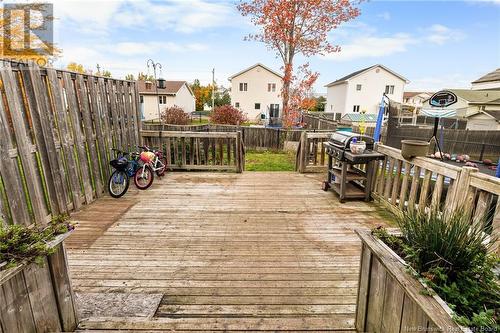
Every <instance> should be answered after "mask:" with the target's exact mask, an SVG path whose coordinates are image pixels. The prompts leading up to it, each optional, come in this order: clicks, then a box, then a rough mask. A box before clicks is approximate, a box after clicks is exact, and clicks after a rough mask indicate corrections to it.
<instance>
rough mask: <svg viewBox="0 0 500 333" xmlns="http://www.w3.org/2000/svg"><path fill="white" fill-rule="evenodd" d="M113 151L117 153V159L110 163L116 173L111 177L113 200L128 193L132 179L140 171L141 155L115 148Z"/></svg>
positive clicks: (110, 189)
mask: <svg viewBox="0 0 500 333" xmlns="http://www.w3.org/2000/svg"><path fill="white" fill-rule="evenodd" d="M112 150H113V151H114V152H116V154H117V158H116V159H114V160H112V161H110V162H109V164H110V165H111V166H112V167H113V168H114V169H115V171H113V173H112V174H111V176H110V177H109V181H108V191H109V194H110V195H111V196H112V197H113V198H120V197H122V196H123V195H124V194H125V193H127V191H128V187H129V185H130V177H133V176H134V175H135V173H136V172H137V170H139V167H140V165H139V154H138V153H135V152H132V153H127V152H123V151H121V150H118V149H114V148H113V149H112ZM127 156H129V157H130V158H127Z"/></svg>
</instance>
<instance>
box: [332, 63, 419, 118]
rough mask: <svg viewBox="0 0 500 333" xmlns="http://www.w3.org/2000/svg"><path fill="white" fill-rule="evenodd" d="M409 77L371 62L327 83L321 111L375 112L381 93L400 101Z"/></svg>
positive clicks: (343, 112) (341, 112) (344, 112)
mask: <svg viewBox="0 0 500 333" xmlns="http://www.w3.org/2000/svg"><path fill="white" fill-rule="evenodd" d="M408 82H409V81H408V80H407V79H406V78H404V77H403V76H401V75H399V74H397V73H395V72H394V71H392V70H390V69H389V68H387V67H385V66H383V65H374V66H370V67H367V68H364V69H361V70H359V71H356V72H354V73H351V74H349V75H346V76H344V77H342V78H340V79H338V80H336V81H333V82H332V83H330V84H327V85H326V87H327V98H326V99H327V101H326V108H325V112H330V113H332V112H334V113H340V114H346V113H358V112H361V111H366V113H377V112H378V110H379V104H380V101H381V100H382V94H383V93H385V94H386V95H387V96H388V97H389V98H390V99H391V100H393V101H396V102H399V103H402V102H403V92H404V86H405V84H406V83H408Z"/></svg>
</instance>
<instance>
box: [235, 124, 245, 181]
mask: <svg viewBox="0 0 500 333" xmlns="http://www.w3.org/2000/svg"><path fill="white" fill-rule="evenodd" d="M241 148H242V146H241V132H240V131H238V132H236V156H235V157H236V172H237V173H242V172H243V161H242V160H243V159H244V158H245V156H244V154H243V150H242V149H241Z"/></svg>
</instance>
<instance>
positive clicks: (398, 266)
mask: <svg viewBox="0 0 500 333" xmlns="http://www.w3.org/2000/svg"><path fill="white" fill-rule="evenodd" d="M357 233H358V235H359V237H360V238H361V240H362V242H363V247H362V251H361V264H360V275H359V287H358V288H359V289H358V301H357V309H356V330H357V332H383V333H403V332H404V333H406V332H457V333H459V332H464V333H465V332H467V333H471V331H470V330H469V329H466V328H462V327H460V326H459V325H457V324H456V323H455V321H454V320H453V317H452V311H451V309H450V308H449V307H448V306H447V305H446V303H445V302H444V301H443V300H442V299H441V298H440V297H438V296H437V295H434V296H428V295H427V294H428V293H427V292H426V289H425V287H424V286H423V285H422V284H421V283H420V282H419V281H418V280H417V279H415V278H414V277H413V276H412V275H411V274H409V273H408V272H407V270H408V267H407V265H406V264H405V263H404V261H403V260H402V259H401V258H400V257H399V256H397V255H396V254H395V253H394V252H393V251H392V250H391V249H390V248H389V247H388V246H387V245H385V244H384V243H383V242H382V241H380V240H379V239H376V238H375V237H374V236H372V235H371V234H370V231H365V230H363V231H359V230H358V231H357Z"/></svg>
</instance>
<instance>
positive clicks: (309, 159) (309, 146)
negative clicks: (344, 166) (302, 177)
mask: <svg viewBox="0 0 500 333" xmlns="http://www.w3.org/2000/svg"><path fill="white" fill-rule="evenodd" d="M332 133H333V132H332V131H327V132H307V131H304V132H302V135H301V137H300V141H299V145H298V147H297V155H296V156H295V170H296V171H298V172H300V173H304V172H318V171H326V169H325V168H326V167H327V163H328V159H327V157H326V151H325V147H324V145H323V144H324V142H325V141H328V139H329V138H330V136H331V135H332Z"/></svg>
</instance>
